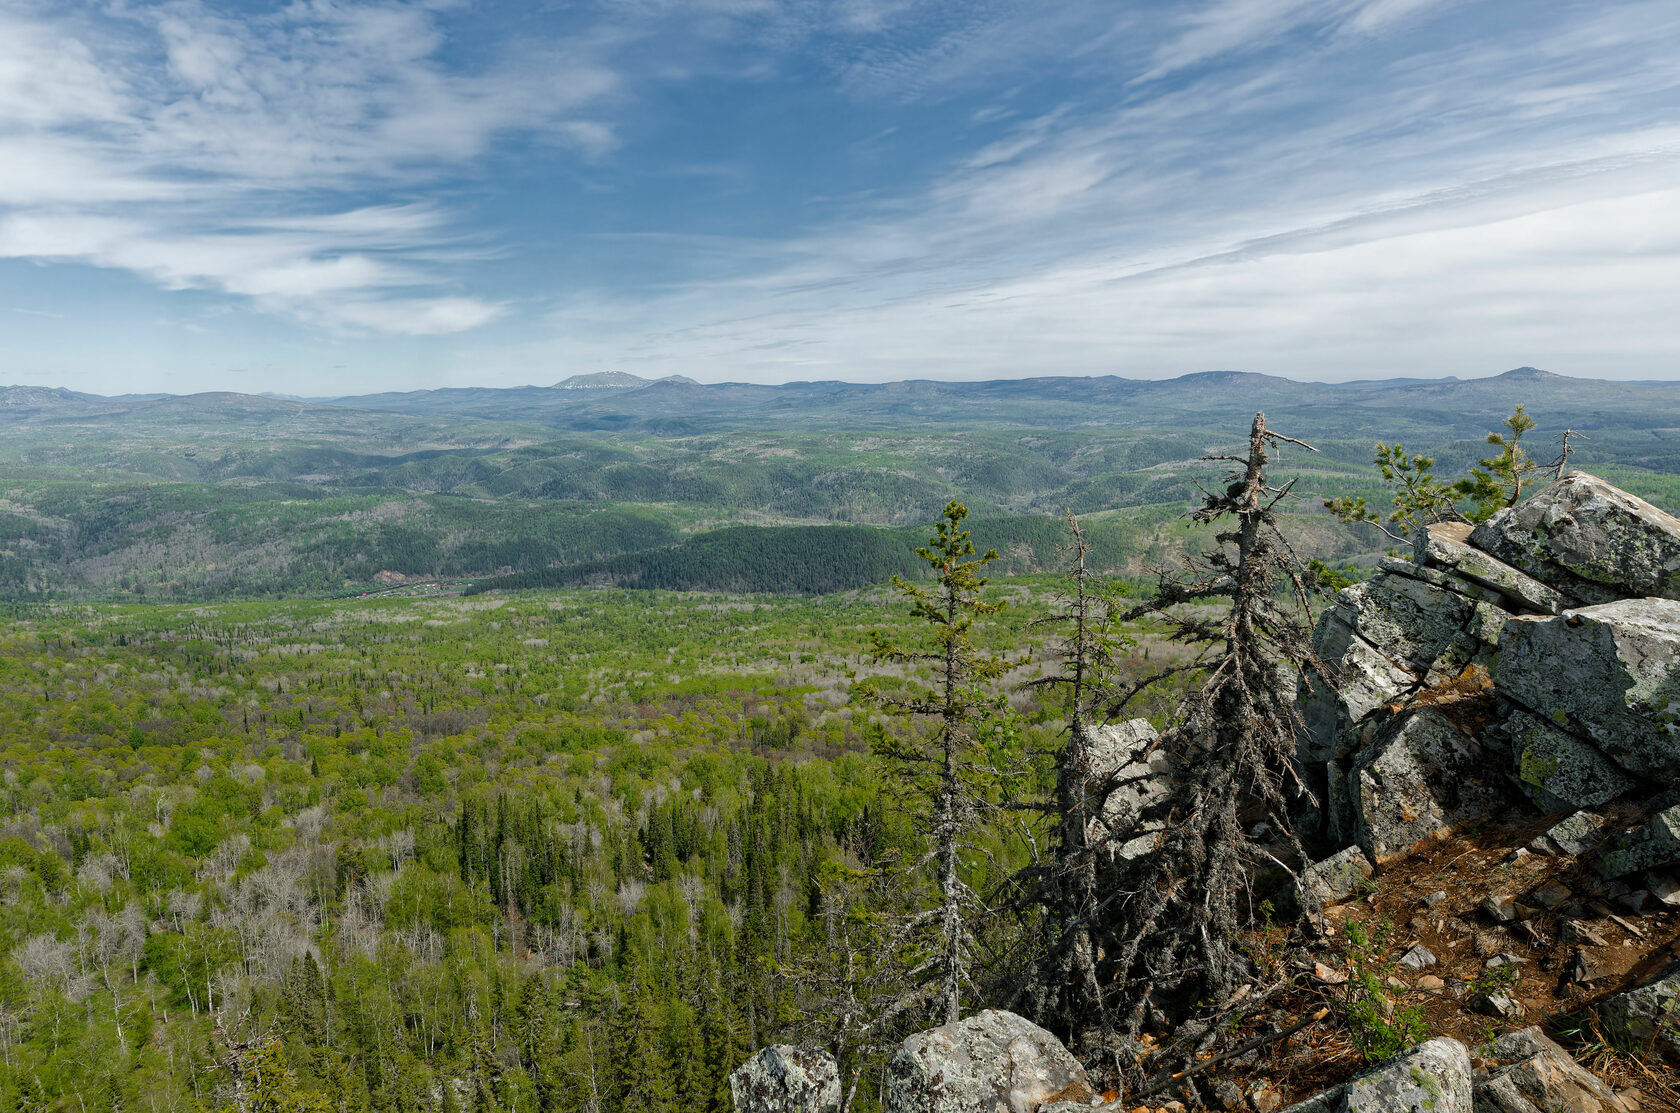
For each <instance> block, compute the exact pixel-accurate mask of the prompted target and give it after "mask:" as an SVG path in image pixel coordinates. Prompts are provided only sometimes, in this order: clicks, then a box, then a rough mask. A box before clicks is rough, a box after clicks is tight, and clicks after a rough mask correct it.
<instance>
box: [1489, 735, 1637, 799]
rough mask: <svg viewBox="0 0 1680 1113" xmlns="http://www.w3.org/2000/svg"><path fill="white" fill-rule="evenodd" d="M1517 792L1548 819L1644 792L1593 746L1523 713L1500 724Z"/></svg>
mask: <svg viewBox="0 0 1680 1113" xmlns="http://www.w3.org/2000/svg"><path fill="white" fill-rule="evenodd" d="M1498 733H1499V734H1500V735H1502V736H1503V738H1504V740H1505V744H1506V746H1507V748H1508V751H1509V753H1510V755H1511V765H1512V768H1513V770H1514V772H1515V775H1516V780H1517V787H1518V788H1520V789H1522V790H1523V792H1524V793H1526V794H1527V795H1528V798H1529V799H1530V800H1532V801H1534V804H1535V806H1536V807H1538V808H1539V809H1540V810H1541V811H1543V812H1546V813H1548V814H1552V813H1557V812H1573V811H1577V810H1579V809H1581V808H1589V807H1592V806H1593V805H1595V804H1602V803H1604V802H1605V801H1607V800H1614V799H1615V798H1616V797H1618V796H1620V795H1622V794H1623V793H1625V792H1630V791H1632V790H1633V789H1635V788H1637V787H1639V782H1638V781H1636V780H1634V778H1632V777H1630V776H1628V774H1626V773H1624V772H1622V770H1621V769H1619V768H1618V767H1617V766H1616V763H1615V762H1613V761H1611V760H1610V759H1609V758H1607V757H1605V756H1604V755H1603V754H1602V753H1600V752H1599V751H1598V750H1596V749H1594V748H1593V747H1592V746H1591V745H1589V744H1587V743H1586V742H1583V741H1581V740H1580V739H1579V738H1576V737H1575V736H1574V735H1573V734H1570V733H1569V732H1568V731H1566V730H1564V729H1562V728H1561V727H1558V726H1556V725H1554V724H1552V723H1550V722H1548V721H1546V720H1545V719H1542V718H1540V717H1539V716H1538V715H1531V714H1529V713H1528V712H1526V711H1517V712H1515V713H1513V714H1512V715H1511V716H1510V717H1509V718H1507V719H1506V720H1505V722H1504V723H1503V724H1501V725H1500V727H1499V730H1498Z"/></svg>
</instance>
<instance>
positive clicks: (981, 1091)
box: [886, 1009, 1095, 1113]
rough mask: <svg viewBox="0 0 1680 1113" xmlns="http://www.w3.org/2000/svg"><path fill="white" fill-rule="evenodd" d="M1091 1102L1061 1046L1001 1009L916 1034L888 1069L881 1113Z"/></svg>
mask: <svg viewBox="0 0 1680 1113" xmlns="http://www.w3.org/2000/svg"><path fill="white" fill-rule="evenodd" d="M1093 1096H1095V1095H1094V1092H1093V1091H1092V1089H1091V1086H1090V1084H1089V1083H1088V1082H1087V1081H1086V1079H1085V1068H1084V1067H1083V1066H1081V1065H1080V1063H1079V1060H1078V1059H1075V1058H1074V1057H1073V1056H1072V1054H1070V1053H1069V1052H1068V1050H1067V1048H1065V1047H1063V1046H1062V1044H1061V1041H1060V1040H1058V1039H1056V1037H1055V1036H1053V1035H1051V1034H1050V1033H1049V1032H1046V1031H1045V1030H1044V1029H1043V1028H1040V1027H1039V1026H1038V1025H1036V1024H1034V1023H1033V1022H1032V1021H1030V1020H1027V1019H1025V1018H1024V1017H1019V1016H1016V1015H1015V1014H1014V1013H1011V1012H1004V1011H1002V1010H1000V1009H987V1010H986V1011H984V1012H980V1013H976V1014H975V1015H973V1016H971V1017H969V1018H968V1019H966V1020H959V1021H957V1022H956V1023H954V1024H946V1025H943V1026H941V1027H939V1028H934V1029H932V1030H931V1031H927V1032H918V1033H916V1034H915V1035H913V1036H911V1037H910V1038H909V1039H907V1040H905V1041H904V1046H903V1047H901V1048H899V1050H898V1052H897V1053H896V1054H894V1055H893V1057H892V1060H891V1061H890V1062H889V1063H888V1064H887V1093H886V1108H887V1113H1035V1111H1036V1110H1037V1109H1038V1108H1039V1106H1041V1105H1048V1104H1050V1103H1052V1102H1058V1101H1073V1102H1081V1103H1085V1104H1089V1102H1090V1099H1091V1098H1092V1097H1093Z"/></svg>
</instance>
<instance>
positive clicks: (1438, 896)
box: [1423, 889, 1447, 908]
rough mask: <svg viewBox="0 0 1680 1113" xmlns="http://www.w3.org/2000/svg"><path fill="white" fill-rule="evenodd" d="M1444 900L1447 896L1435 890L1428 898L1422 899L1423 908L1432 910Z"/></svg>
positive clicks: (1441, 891)
mask: <svg viewBox="0 0 1680 1113" xmlns="http://www.w3.org/2000/svg"><path fill="white" fill-rule="evenodd" d="M1446 899H1447V894H1446V893H1445V892H1444V891H1443V890H1440V889H1437V890H1435V892H1433V893H1430V894H1429V895H1428V896H1426V897H1424V898H1423V906H1424V907H1425V908H1434V907H1435V906H1436V905H1438V904H1440V903H1441V902H1442V901H1444V900H1446Z"/></svg>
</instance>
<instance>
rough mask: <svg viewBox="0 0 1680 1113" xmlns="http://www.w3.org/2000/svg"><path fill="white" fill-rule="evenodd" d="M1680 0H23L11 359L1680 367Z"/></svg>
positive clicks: (8, 163) (1043, 370)
mask: <svg viewBox="0 0 1680 1113" xmlns="http://www.w3.org/2000/svg"><path fill="white" fill-rule="evenodd" d="M1677 307H1680V5H1676V4H1675V3H1673V0H1660V2H1654V3H1637V2H1629V3H1615V2H1603V0H1600V2H1594V3H1553V2H1548V0H1500V2H1483V3H1477V2H1475V0H1452V2H1449V0H1213V2H1210V3H1203V2H1172V3H1166V2H1156V3H1133V2H1127V0H1098V2H1083V0H1034V2H1015V0H600V2H593V0H553V2H550V3H540V2H522V3H495V2H489V0H476V2H469V0H460V2H454V0H428V2H424V3H413V4H405V3H349V2H344V0H301V2H295V3H264V4H256V3H247V4H232V3H210V2H203V0H170V2H167V3H149V2H146V0H109V2H106V3H76V2H74V0H69V2H67V0H58V2H51V3H48V2H41V3H37V2H34V0H0V382H24V383H38V384H42V385H61V386H68V387H71V388H72V389H77V390H87V391H96V392H100V393H116V392H120V391H129V390H133V391H151V390H168V391H174V392H185V391H192V390H214V389H226V390H245V391H252V392H255V391H262V390H272V391H282V392H292V393H300V394H309V395H322V394H340V393H352V392H365V391H374V390H392V389H395V390H402V389H414V388H419V387H436V386H462V385H491V386H502V385H515V384H520V383H550V382H554V381H556V380H558V379H562V378H564V377H566V376H568V375H571V374H577V373H584V372H591V371H601V370H625V371H631V372H634V373H637V374H641V375H645V376H650V377H652V376H659V375H667V374H684V375H689V376H691V377H693V378H696V379H700V380H702V381H722V380H747V381H786V380H794V379H847V380H853V381H873V380H888V379H899V378H907V377H930V378H992V377H1005V376H1017V375H1033V374H1073V375H1084V374H1110V373H1112V374H1120V375H1126V376H1130V377H1137V378H1156V377H1165V376H1170V375H1176V374H1182V373H1184V372H1187V371H1202V370H1214V369H1229V370H1253V371H1264V372H1269V373H1273V374H1280V375H1287V376H1290V377H1292V378H1298V379H1317V380H1335V379H1346V378H1369V377H1376V376H1385V375H1447V374H1454V375H1461V376H1476V375H1486V374H1494V373H1497V372H1500V371H1503V370H1506V369H1508V368H1511V367H1515V366H1519V365H1523V364H1532V365H1535V366H1540V367H1545V368H1547V369H1549V370H1553V371H1557V372H1560V373H1565V374H1575V375H1586V376H1602V377H1614V378H1677V377H1680V308H1677Z"/></svg>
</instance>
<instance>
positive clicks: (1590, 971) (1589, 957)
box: [1569, 947, 1607, 985]
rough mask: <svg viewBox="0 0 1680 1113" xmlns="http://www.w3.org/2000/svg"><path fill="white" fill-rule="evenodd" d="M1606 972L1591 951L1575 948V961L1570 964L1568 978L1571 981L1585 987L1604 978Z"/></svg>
mask: <svg viewBox="0 0 1680 1113" xmlns="http://www.w3.org/2000/svg"><path fill="white" fill-rule="evenodd" d="M1606 973H1607V971H1606V970H1605V968H1604V964H1603V963H1601V962H1599V960H1598V959H1597V957H1595V956H1594V955H1593V953H1592V952H1591V951H1588V950H1587V949H1585V948H1584V947H1577V948H1575V959H1574V961H1573V962H1572V963H1571V964H1570V968H1569V976H1570V978H1571V980H1573V981H1577V982H1580V983H1581V984H1582V985H1586V984H1588V983H1589V982H1596V981H1598V980H1599V979H1600V978H1602V977H1604V976H1605V974H1606Z"/></svg>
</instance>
